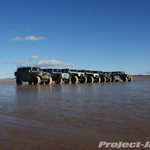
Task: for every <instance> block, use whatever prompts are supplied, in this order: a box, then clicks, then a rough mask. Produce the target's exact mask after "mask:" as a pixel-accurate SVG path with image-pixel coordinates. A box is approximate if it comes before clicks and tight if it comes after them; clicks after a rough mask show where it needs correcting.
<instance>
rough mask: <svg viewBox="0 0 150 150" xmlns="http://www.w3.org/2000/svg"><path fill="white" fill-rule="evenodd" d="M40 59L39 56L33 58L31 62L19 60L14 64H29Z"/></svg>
mask: <svg viewBox="0 0 150 150" xmlns="http://www.w3.org/2000/svg"><path fill="white" fill-rule="evenodd" d="M37 58H38V56H32V57H31V58H30V59H29V60H26V61H23V60H19V61H17V62H14V64H28V63H29V62H31V61H33V60H36V59H37Z"/></svg>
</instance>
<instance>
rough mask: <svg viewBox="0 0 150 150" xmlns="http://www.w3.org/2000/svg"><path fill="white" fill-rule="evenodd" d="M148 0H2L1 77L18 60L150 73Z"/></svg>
mask: <svg viewBox="0 0 150 150" xmlns="http://www.w3.org/2000/svg"><path fill="white" fill-rule="evenodd" d="M149 7H150V1H149V0H0V53H1V55H0V68H1V71H0V78H11V77H14V75H13V73H14V72H15V71H16V68H17V67H18V66H30V65H38V66H40V67H41V68H45V67H55V68H67V67H69V68H77V69H84V68H85V69H91V70H102V71H116V70H124V71H125V72H126V73H129V74H150V9H149Z"/></svg>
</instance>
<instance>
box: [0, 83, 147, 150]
mask: <svg viewBox="0 0 150 150" xmlns="http://www.w3.org/2000/svg"><path fill="white" fill-rule="evenodd" d="M100 141H107V142H119V141H124V142H138V141H140V142H143V143H145V142H146V141H150V80H136V81H133V82H131V83H129V82H127V83H123V82H120V83H94V84H74V85H73V84H62V85H38V86H35V85H27V84H24V85H22V86H17V85H16V84H15V83H14V82H1V83H0V150H96V149H109V148H98V145H99V142H100ZM126 149H127V148H126ZM132 149H133V148H132ZM137 149H139V148H137Z"/></svg>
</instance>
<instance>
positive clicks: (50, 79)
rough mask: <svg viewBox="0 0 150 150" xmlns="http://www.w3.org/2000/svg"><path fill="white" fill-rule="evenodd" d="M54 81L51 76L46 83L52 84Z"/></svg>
mask: <svg viewBox="0 0 150 150" xmlns="http://www.w3.org/2000/svg"><path fill="white" fill-rule="evenodd" d="M52 82H53V81H52V78H51V77H50V78H49V79H48V81H46V82H45V84H52Z"/></svg>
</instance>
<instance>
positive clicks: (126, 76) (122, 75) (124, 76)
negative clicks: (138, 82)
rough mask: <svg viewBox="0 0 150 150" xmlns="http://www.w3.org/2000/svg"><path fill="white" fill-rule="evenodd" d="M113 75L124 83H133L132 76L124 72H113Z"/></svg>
mask: <svg viewBox="0 0 150 150" xmlns="http://www.w3.org/2000/svg"><path fill="white" fill-rule="evenodd" d="M112 74H113V75H118V76H120V78H121V79H122V80H123V81H124V82H127V81H129V82H131V81H132V80H133V79H132V76H131V75H130V74H126V73H125V72H124V71H113V72H112Z"/></svg>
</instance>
